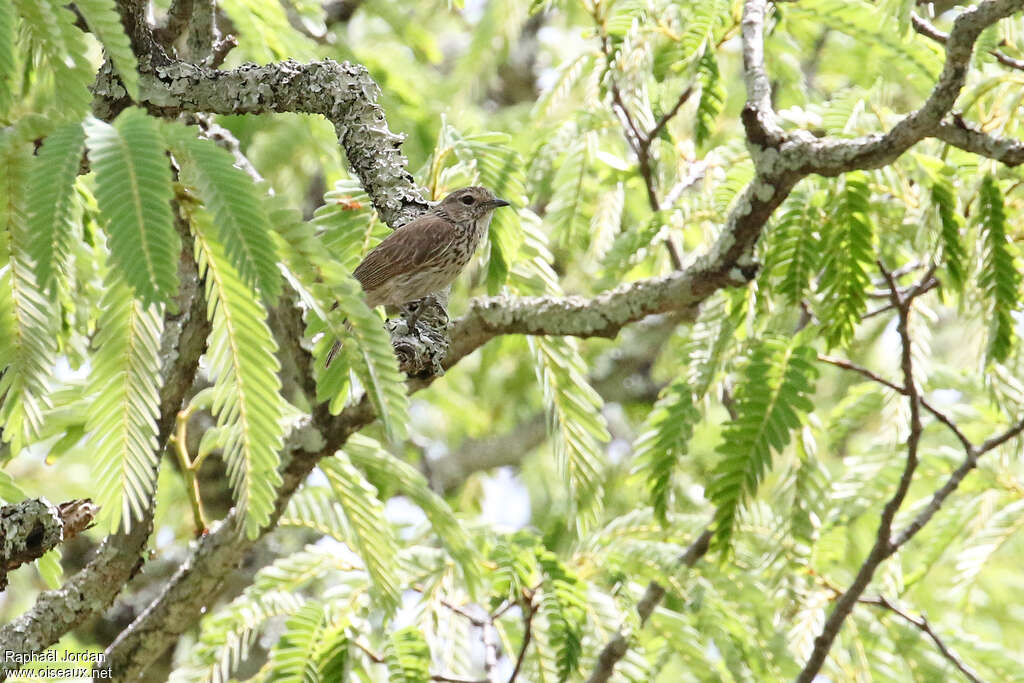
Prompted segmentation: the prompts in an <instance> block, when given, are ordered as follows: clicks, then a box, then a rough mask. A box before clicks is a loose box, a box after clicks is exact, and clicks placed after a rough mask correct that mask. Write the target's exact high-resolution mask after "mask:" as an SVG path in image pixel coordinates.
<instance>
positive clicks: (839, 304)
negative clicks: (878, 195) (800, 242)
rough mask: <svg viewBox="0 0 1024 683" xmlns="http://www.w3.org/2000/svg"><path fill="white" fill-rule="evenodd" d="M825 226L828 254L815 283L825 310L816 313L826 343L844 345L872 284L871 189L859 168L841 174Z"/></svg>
mask: <svg viewBox="0 0 1024 683" xmlns="http://www.w3.org/2000/svg"><path fill="white" fill-rule="evenodd" d="M826 229H827V230H828V234H827V236H826V238H825V239H826V242H827V249H826V251H827V257H826V259H825V268H824V271H823V272H822V274H821V281H820V283H819V285H818V287H819V290H820V291H821V293H822V296H823V298H824V304H823V305H824V310H823V311H822V313H821V314H820V315H819V316H818V317H819V318H821V320H822V324H823V326H824V335H825V339H826V340H827V341H828V344H829V346H843V345H845V344H848V343H849V342H850V340H852V339H853V333H854V330H855V328H856V326H857V323H858V322H859V321H860V316H861V314H862V313H864V311H865V310H866V309H867V302H868V290H869V289H870V286H871V277H870V276H869V275H868V272H869V270H870V269H871V268H872V264H873V263H874V260H875V253H874V239H875V226H874V223H873V222H872V220H871V191H870V189H869V188H868V179H867V175H866V174H864V173H863V172H862V171H856V172H854V173H848V174H847V175H846V177H845V178H843V189H842V190H841V192H840V195H839V197H838V201H837V202H836V206H835V210H834V212H833V213H832V215H831V216H830V217H829V222H828V225H827V226H826Z"/></svg>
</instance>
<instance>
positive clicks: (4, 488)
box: [0, 469, 28, 505]
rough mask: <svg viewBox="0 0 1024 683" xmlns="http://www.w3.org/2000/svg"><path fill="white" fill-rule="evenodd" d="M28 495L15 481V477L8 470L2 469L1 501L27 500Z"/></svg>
mask: <svg viewBox="0 0 1024 683" xmlns="http://www.w3.org/2000/svg"><path fill="white" fill-rule="evenodd" d="M27 497H28V496H26V495H25V492H24V491H22V490H21V488H20V487H19V486H18V485H17V484H15V483H14V479H13V478H11V475H10V474H8V473H7V472H5V471H3V470H2V469H0V503H2V504H5V505H6V504H8V503H17V502H20V501H22V500H25V498H27Z"/></svg>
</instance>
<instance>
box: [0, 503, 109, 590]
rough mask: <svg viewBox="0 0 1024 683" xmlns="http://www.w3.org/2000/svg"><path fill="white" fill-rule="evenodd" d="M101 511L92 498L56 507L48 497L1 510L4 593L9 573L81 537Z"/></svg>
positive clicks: (1, 583) (0, 556)
mask: <svg viewBox="0 0 1024 683" xmlns="http://www.w3.org/2000/svg"><path fill="white" fill-rule="evenodd" d="M97 512H98V508H97V507H96V506H95V505H93V502H92V501H91V500H88V499H85V500H71V501H68V502H66V503H61V504H60V506H54V505H53V504H51V503H50V502H49V501H48V500H46V499H45V498H30V499H28V500H23V501H21V502H19V503H12V504H11V505H4V506H3V507H0V591H3V590H4V589H5V588H7V573H8V572H11V571H14V570H15V569H17V568H18V567H20V566H21V565H23V564H26V563H28V562H32V561H33V560H37V559H39V558H40V557H42V556H43V555H45V554H46V553H47V552H48V551H50V550H52V549H54V548H56V547H57V546H58V545H60V544H61V543H63V542H64V541H69V540H71V539H72V538H74V537H75V536H77V535H78V534H80V533H81V532H82V531H84V530H85V529H87V528H88V527H89V525H91V524H92V520H93V518H94V517H95V516H96V513H97Z"/></svg>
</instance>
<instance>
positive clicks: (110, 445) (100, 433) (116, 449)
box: [86, 271, 164, 531]
mask: <svg viewBox="0 0 1024 683" xmlns="http://www.w3.org/2000/svg"><path fill="white" fill-rule="evenodd" d="M105 284H106V293H105V294H104V297H103V301H102V302H100V314H99V319H98V320H97V323H96V324H97V327H98V331H97V334H96V338H95V340H94V342H93V345H94V347H95V349H96V353H95V355H94V356H93V362H92V368H91V371H90V374H89V391H90V393H91V394H93V398H92V402H91V404H90V406H89V417H88V421H87V423H86V430H87V431H89V432H90V443H91V445H92V447H93V449H94V456H93V468H94V470H93V471H94V476H95V479H96V482H97V490H96V496H97V502H98V503H99V505H100V508H101V510H102V514H103V517H104V518H105V520H106V521H107V523H108V524H109V529H110V530H111V531H115V530H117V529H118V528H119V527H120V526H121V525H122V524H123V525H124V528H125V529H128V530H130V529H131V524H132V522H133V521H134V520H141V519H142V518H143V516H144V515H145V512H146V510H148V509H150V507H151V506H152V505H153V499H154V498H155V496H156V478H157V468H158V467H159V464H160V450H159V445H158V444H157V424H156V421H157V417H158V416H159V411H160V387H159V381H160V336H161V334H162V333H163V327H164V325H163V323H164V319H163V313H162V310H161V309H162V307H161V306H159V305H157V304H150V305H149V306H144V305H142V304H141V303H140V302H139V301H137V300H136V299H134V298H133V297H132V292H131V289H130V288H129V287H128V286H127V285H126V284H125V283H124V281H123V280H121V279H120V277H118V273H117V271H111V272H110V275H109V277H108V278H107V281H106V283H105Z"/></svg>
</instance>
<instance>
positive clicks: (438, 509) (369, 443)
mask: <svg viewBox="0 0 1024 683" xmlns="http://www.w3.org/2000/svg"><path fill="white" fill-rule="evenodd" d="M345 453H346V454H347V455H348V456H349V458H350V459H351V460H352V463H353V464H355V465H356V466H358V467H360V468H362V469H363V470H365V471H366V472H367V473H369V474H370V475H371V476H372V477H373V478H374V479H375V480H377V481H387V482H390V483H392V484H393V485H394V486H395V488H396V489H397V491H398V492H399V493H401V494H402V495H405V496H407V497H408V498H409V500H411V501H412V502H413V503H415V504H416V505H417V506H419V508H420V509H421V510H423V513H424V514H425V515H426V516H427V519H428V520H430V524H431V527H432V528H433V530H434V532H435V533H436V534H437V536H438V538H440V539H441V542H442V543H443V544H444V546H445V548H446V549H447V550H448V552H449V553H451V556H452V558H453V559H454V560H455V561H456V562H458V564H459V568H460V569H462V573H463V576H464V578H465V581H466V584H467V587H468V590H469V591H470V593H473V592H474V591H475V590H476V587H477V586H479V585H480V584H481V582H482V577H481V576H480V560H481V558H480V554H479V552H478V551H477V550H476V548H475V547H474V546H473V544H472V543H471V542H470V539H469V536H468V535H467V534H466V531H465V529H463V528H462V525H461V524H460V523H459V521H458V519H457V518H456V516H455V513H454V512H453V511H452V509H451V508H450V507H449V506H448V503H446V502H445V500H444V498H441V496H439V495H437V494H436V493H434V492H433V491H432V490H431V489H430V484H429V483H428V482H427V479H426V477H424V476H423V475H422V474H421V473H420V472H419V470H417V469H416V468H415V467H413V466H412V465H410V464H409V463H407V462H404V461H402V460H399V459H398V458H396V457H395V456H393V455H391V454H390V453H388V452H387V451H385V450H384V449H383V448H381V445H380V444H379V443H378V442H377V441H374V440H373V439H371V438H369V437H366V436H363V435H362V434H353V435H352V436H350V437H349V439H348V441H347V442H346V443H345Z"/></svg>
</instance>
